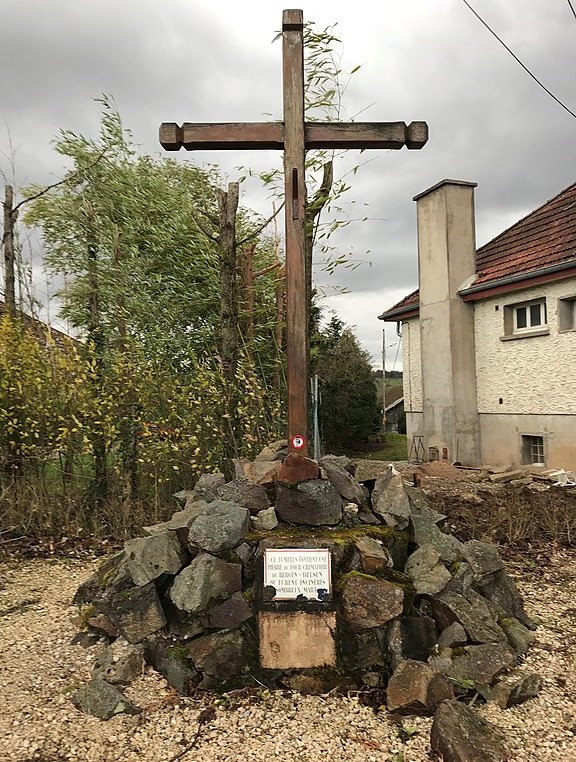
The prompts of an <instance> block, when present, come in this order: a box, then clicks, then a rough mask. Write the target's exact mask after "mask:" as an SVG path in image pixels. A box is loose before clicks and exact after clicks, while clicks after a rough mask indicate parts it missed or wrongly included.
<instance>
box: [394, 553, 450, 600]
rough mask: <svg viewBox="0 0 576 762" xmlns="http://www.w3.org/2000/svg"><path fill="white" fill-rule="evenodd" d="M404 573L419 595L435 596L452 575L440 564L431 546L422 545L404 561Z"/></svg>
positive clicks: (438, 556) (438, 557)
mask: <svg viewBox="0 0 576 762" xmlns="http://www.w3.org/2000/svg"><path fill="white" fill-rule="evenodd" d="M404 572H405V574H407V575H408V576H409V577H410V578H411V580H412V582H413V584H414V589H415V590H416V592H417V593H418V594H419V595H425V594H426V595H435V594H436V593H439V592H440V591H441V590H443V589H444V588H445V587H446V585H447V584H448V582H450V580H451V579H452V575H451V574H450V572H449V571H448V569H447V568H446V567H445V566H444V564H442V563H441V562H440V554H439V553H438V551H437V550H435V548H434V547H433V546H432V545H429V544H428V545H422V547H420V548H418V550H415V551H414V553H412V555H411V556H410V557H409V558H408V561H406V565H405V567H404Z"/></svg>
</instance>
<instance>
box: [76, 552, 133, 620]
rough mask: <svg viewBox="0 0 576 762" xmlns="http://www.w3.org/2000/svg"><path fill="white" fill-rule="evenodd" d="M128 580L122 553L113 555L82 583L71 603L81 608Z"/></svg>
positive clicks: (128, 574)
mask: <svg viewBox="0 0 576 762" xmlns="http://www.w3.org/2000/svg"><path fill="white" fill-rule="evenodd" d="M129 578H130V573H129V571H128V569H127V567H126V556H125V555H124V551H123V550H121V551H120V552H119V553H115V554H114V555H113V556H112V557H111V558H107V559H106V561H104V562H103V563H102V564H101V565H100V566H99V567H98V569H97V570H96V571H95V572H94V574H92V575H91V576H90V577H89V578H88V579H87V580H86V581H85V582H83V583H82V584H81V585H80V587H79V588H78V590H76V592H75V594H74V598H73V599H72V603H74V604H75V605H77V606H81V605H82V604H84V603H92V602H93V601H95V600H97V599H99V598H101V597H102V596H103V595H104V592H105V591H106V590H107V589H108V588H109V587H111V586H113V585H114V584H121V583H122V582H124V581H125V580H127V579H129Z"/></svg>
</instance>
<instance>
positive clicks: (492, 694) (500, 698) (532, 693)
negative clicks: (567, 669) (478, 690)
mask: <svg viewBox="0 0 576 762" xmlns="http://www.w3.org/2000/svg"><path fill="white" fill-rule="evenodd" d="M541 690H542V678H541V677H540V675H537V674H535V673H534V672H532V673H530V674H527V675H516V676H514V675H513V676H509V677H506V678H504V680H501V681H499V682H498V683H496V685H495V686H494V687H493V688H491V689H489V690H487V691H485V692H483V695H484V698H486V699H488V701H494V702H495V703H496V704H498V706H499V707H500V709H509V708H510V707H511V706H515V705H516V704H523V703H524V702H525V701H529V700H530V699H532V698H536V696H538V695H539V693H540V691H541Z"/></svg>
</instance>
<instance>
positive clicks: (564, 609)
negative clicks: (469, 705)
mask: <svg viewBox="0 0 576 762" xmlns="http://www.w3.org/2000/svg"><path fill="white" fill-rule="evenodd" d="M98 563H100V561H98V562H95V561H91V562H86V561H83V562H80V561H77V560H66V559H64V560H57V561H47V560H38V561H21V562H10V563H4V564H0V654H1V659H0V706H1V710H0V760H2V761H4V760H10V762H31V761H32V760H42V761H43V762H63V761H64V760H67V761H68V760H87V761H88V762H92V761H94V762H96V761H98V762H112V760H114V762H116V760H120V759H121V760H123V762H142V760H144V761H145V762H170V761H171V760H176V759H182V760H184V762H192V761H193V760H202V761H203V762H210V761H211V760H218V762H228V761H230V760H240V759H241V760H247V761H248V762H250V761H252V760H264V759H266V760H278V762H284V760H286V762H288V760H290V762H292V760H299V761H301V762H307V760H318V759H321V760H334V761H336V760H342V761H344V760H346V761H347V762H355V761H356V760H358V761H359V760H362V762H373V761H375V760H378V762H380V760H390V762H424V761H425V760H430V756H429V754H428V751H429V746H428V740H429V732H430V727H431V722H432V721H431V719H426V718H405V719H404V720H403V724H404V727H405V728H406V730H407V731H408V733H403V732H402V730H401V728H399V726H398V725H397V724H395V723H393V722H391V721H390V720H389V719H388V717H387V715H386V713H385V712H381V713H375V712H373V711H372V710H371V709H369V708H367V707H365V706H362V705H361V704H360V703H359V701H358V698H357V697H355V696H348V697H340V696H328V697H326V698H321V697H306V696H300V695H299V694H291V693H288V692H285V693H279V692H276V693H272V694H269V693H268V692H267V691H264V690H263V691H261V695H260V696H256V695H252V696H239V697H233V698H232V699H231V700H230V701H229V702H223V701H222V700H220V703H218V697H216V696H213V695H209V696H204V697H203V698H202V699H198V700H193V699H180V698H179V697H177V696H175V695H174V693H173V692H172V691H170V690H169V689H167V686H166V683H165V681H164V680H163V679H162V678H161V677H159V676H158V675H156V674H155V673H153V672H151V671H146V672H145V674H143V675H142V677H141V678H139V679H138V680H137V681H136V682H135V683H133V685H132V686H131V687H130V688H129V689H128V690H127V691H126V693H127V695H128V696H129V698H130V699H132V700H133V701H134V702H135V703H136V704H138V706H140V707H141V708H142V709H143V712H142V713H141V714H140V715H138V716H136V717H128V716H124V715H121V716H117V717H115V718H113V719H111V720H109V721H108V722H100V721H99V720H97V719H95V718H93V717H89V716H87V715H84V714H82V713H81V712H79V711H78V710H76V709H75V708H74V707H73V705H72V704H71V702H70V699H69V694H70V692H71V691H73V690H75V689H76V687H78V686H79V685H81V684H82V683H83V682H84V681H85V680H87V679H88V677H89V675H90V666H91V663H92V662H93V660H94V658H95V654H96V653H97V651H98V648H97V647H94V648H92V649H89V650H87V651H86V650H84V649H83V648H81V647H80V646H71V645H70V639H71V637H72V636H73V635H74V634H75V628H74V626H73V624H72V623H71V621H70V620H71V617H72V616H73V614H74V613H76V610H75V608H73V607H71V606H70V605H69V604H70V600H71V598H72V595H73V593H74V591H75V589H76V587H77V586H78V584H79V583H80V582H81V581H82V580H83V579H85V578H86V577H87V576H88V575H89V574H90V573H91V572H92V570H93V569H94V568H95V567H96V566H97V564H98ZM512 571H513V572H515V571H516V572H517V571H518V569H513V570H512ZM519 582H520V586H521V588H522V591H523V593H524V595H525V597H526V605H527V609H528V611H529V613H530V614H531V615H532V616H533V617H535V618H537V619H538V621H539V622H540V623H541V626H540V628H539V629H538V633H537V634H538V641H537V644H536V646H535V647H533V648H532V649H531V651H530V653H529V655H528V658H527V659H526V661H525V663H524V664H523V665H522V670H526V671H536V672H538V673H539V674H540V675H542V676H543V678H544V689H543V691H542V693H541V695H540V696H539V697H538V698H537V699H534V700H532V701H530V702H528V703H526V704H524V705H522V706H519V707H514V708H512V709H508V710H506V711H501V710H500V709H498V707H496V706H494V705H486V706H482V707H479V711H480V712H481V713H482V714H483V715H484V716H485V717H487V718H488V719H490V720H492V721H493V722H495V723H496V724H497V725H498V726H500V727H501V728H503V729H504V730H505V732H506V735H507V737H508V742H509V745H510V747H511V749H512V750H513V757H512V758H513V759H514V760H518V761H519V762H528V760H532V761H534V760H536V761H537V762H548V760H550V761H551V760H554V762H573V761H574V760H576V608H575V606H576V551H571V552H566V551H556V552H554V553H553V554H552V555H551V558H550V562H549V563H548V564H546V566H545V567H543V568H536V569H533V570H530V571H525V572H524V573H523V574H522V578H521V579H520V580H519ZM210 705H212V706H215V714H214V716H213V717H211V716H210V715H211V714H212V713H211V712H208V713H207V714H208V719H207V721H205V722H204V723H203V724H199V723H198V717H199V715H200V713H201V712H202V711H203V710H205V709H206V708H207V707H208V706H210ZM206 716H207V715H206V713H205V714H204V715H203V717H206ZM197 734H198V735H197ZM196 735H197V738H196V743H195V745H194V746H193V747H192V748H189V747H190V745H191V744H192V742H193V741H194V739H195V737H196ZM408 735H409V736H410V737H409V738H407V736H408Z"/></svg>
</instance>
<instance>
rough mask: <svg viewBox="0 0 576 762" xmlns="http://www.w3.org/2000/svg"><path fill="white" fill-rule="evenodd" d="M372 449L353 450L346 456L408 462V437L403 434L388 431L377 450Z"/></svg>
mask: <svg viewBox="0 0 576 762" xmlns="http://www.w3.org/2000/svg"><path fill="white" fill-rule="evenodd" d="M373 448H374V446H372V447H371V448H370V450H367V451H361V450H355V451H354V452H353V453H347V455H349V457H353V458H363V459H365V460H408V437H407V436H406V435H405V434H396V433H395V432H392V431H389V432H387V433H386V434H384V436H383V441H382V442H381V443H380V445H379V446H378V449H377V450H375V449H373Z"/></svg>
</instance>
